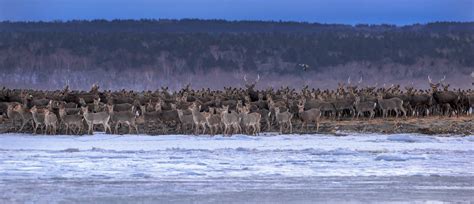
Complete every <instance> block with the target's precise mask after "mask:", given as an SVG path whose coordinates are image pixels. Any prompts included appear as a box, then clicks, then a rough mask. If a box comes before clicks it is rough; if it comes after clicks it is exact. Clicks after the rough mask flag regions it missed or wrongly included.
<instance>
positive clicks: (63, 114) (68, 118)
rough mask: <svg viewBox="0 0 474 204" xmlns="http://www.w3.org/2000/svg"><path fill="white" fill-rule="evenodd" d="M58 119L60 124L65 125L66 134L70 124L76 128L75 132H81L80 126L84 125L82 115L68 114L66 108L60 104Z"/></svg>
mask: <svg viewBox="0 0 474 204" xmlns="http://www.w3.org/2000/svg"><path fill="white" fill-rule="evenodd" d="M59 119H60V120H61V123H60V124H62V123H64V125H65V126H66V134H68V132H69V127H71V126H75V127H76V128H77V129H78V131H77V132H75V134H79V133H81V132H82V128H83V127H84V124H83V122H82V121H83V119H84V118H83V117H82V115H79V114H74V115H68V114H67V111H66V108H65V107H64V106H60V107H59ZM60 126H61V125H60ZM71 132H72V130H71Z"/></svg>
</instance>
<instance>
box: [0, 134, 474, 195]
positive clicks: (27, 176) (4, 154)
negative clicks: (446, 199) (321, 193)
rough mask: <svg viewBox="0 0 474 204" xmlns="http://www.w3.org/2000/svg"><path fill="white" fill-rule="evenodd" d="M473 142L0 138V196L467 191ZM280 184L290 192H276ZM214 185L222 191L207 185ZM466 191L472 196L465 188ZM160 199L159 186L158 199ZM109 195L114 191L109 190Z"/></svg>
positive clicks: (371, 137)
mask: <svg viewBox="0 0 474 204" xmlns="http://www.w3.org/2000/svg"><path fill="white" fill-rule="evenodd" d="M472 138H473V136H468V137H460V136H452V137H437V136H426V135H414V134H399V135H377V134H347V135H346V136H344V137H335V136H332V135H323V134H317V135H273V134H266V135H262V136H257V137H256V136H247V135H235V136H233V137H223V136H214V137H211V136H206V135H202V136H188V135H164V136H146V135H138V136H137V135H126V136H122V135H107V134H103V133H96V134H95V135H93V136H64V135H63V136H61V135H59V136H45V135H35V136H32V135H27V134H2V135H0V190H7V189H10V188H15V189H16V190H17V191H23V190H24V189H25V188H24V187H22V186H23V185H25V186H29V185H28V183H29V184H30V185H39V187H38V189H42V188H43V187H44V186H48V185H49V184H47V183H48V182H53V183H54V185H53V184H51V185H52V186H51V189H53V190H54V189H56V188H68V189H69V187H64V186H62V185H63V184H64V183H69V184H68V185H72V186H76V185H78V186H82V185H83V184H82V183H89V182H90V181H93V183H103V184H97V185H99V187H97V188H99V190H100V189H102V188H107V189H109V188H110V189H115V188H114V187H113V186H112V187H110V186H108V185H109V184H110V185H112V184H113V183H129V182H130V185H131V186H132V187H131V188H133V185H132V184H131V183H132V182H133V183H137V182H139V183H147V185H152V186H153V185H162V184H158V183H162V182H164V181H169V182H171V183H172V185H178V184H177V183H180V182H191V184H189V185H190V186H187V187H179V188H178V189H176V191H179V192H181V191H183V190H184V191H186V189H187V188H189V189H190V190H189V192H206V193H207V192H215V193H218V192H221V191H222V190H223V189H228V188H230V187H231V186H232V188H231V189H228V190H229V191H232V192H233V191H235V189H242V188H252V189H254V188H255V189H258V188H260V187H259V186H252V185H254V184H253V183H258V181H259V180H264V181H266V180H271V181H273V183H271V185H272V186H268V185H270V184H262V186H261V188H265V189H267V188H269V189H274V188H277V187H278V188H280V187H279V186H280V185H284V186H283V187H282V188H290V187H291V185H293V183H292V182H293V180H295V179H297V180H298V179H302V180H304V181H307V180H311V182H314V184H307V185H309V186H310V188H313V187H311V186H312V185H316V184H317V185H319V182H321V179H326V178H340V179H335V180H337V182H341V181H342V180H344V181H346V180H348V181H350V180H353V179H355V178H362V177H367V178H373V177H377V178H387V177H394V178H395V177H396V178H406V177H413V176H415V177H418V176H426V177H432V176H433V175H436V176H437V177H440V178H452V177H454V178H458V177H465V178H469V179H471V180H468V181H469V182H470V181H472V178H473V177H474V171H472V166H473V165H474V145H472V144H473V143H472V141H473V140H472ZM247 180H250V181H252V182H250V183H248V181H247ZM284 180H288V182H289V183H280V181H284ZM211 181H212V182H211ZM225 181H227V182H225ZM32 182H33V183H34V182H40V183H38V184H31V183H32ZM42 182H46V183H42ZM70 182H72V183H70ZM150 182H151V184H150ZM207 182H211V183H212V184H207ZM216 182H217V183H219V182H222V185H221V186H219V185H217V184H216V185H214V183H216ZM241 182H243V183H241ZM371 182H372V181H371ZM373 182H376V181H373ZM12 183H17V184H12ZM111 183H112V184H111ZM58 185H59V186H58ZM84 185H85V184H84ZM123 185H125V184H123ZM127 185H128V184H127ZM170 185H171V184H170ZM242 185H244V186H245V187H242ZM255 185H257V184H255ZM273 185H274V186H273ZM323 185H327V184H323ZM344 185H353V184H352V183H349V184H344ZM436 185H439V184H438V183H436ZM456 185H457V184H456ZM2 186H3V187H4V188H3V187H2ZM100 186H101V187H100ZM105 186H107V187H105ZM468 186H470V187H471V188H472V185H471V184H469V185H468ZM307 187H308V186H307ZM307 187H305V188H307ZM87 188H88V187H87ZM94 188H96V187H93V189H94ZM157 188H158V187H157ZM183 188H184V189H183ZM233 188H235V189H233ZM295 188H297V189H298V188H299V187H295ZM308 188H309V187H308ZM334 188H336V189H337V188H339V187H338V186H335V187H334ZM168 190H169V189H168V188H167V187H163V189H162V190H161V191H163V192H161V191H160V192H161V193H164V191H168ZM76 192H77V195H78V196H79V193H80V192H82V193H84V192H83V191H77V189H76V188H75V187H74V188H73V189H70V193H72V194H74V195H75V193H76ZM186 192H187V193H189V192H188V191H186ZM89 193H95V192H92V190H91V191H89ZM110 193H111V194H116V193H117V192H113V191H112V190H110ZM150 193H152V192H150ZM175 193H176V192H175ZM47 194H48V193H47ZM8 195H9V196H13V197H15V196H17V195H16V194H8ZM1 201H2V200H1V196H0V202H1ZM185 203H186V202H185Z"/></svg>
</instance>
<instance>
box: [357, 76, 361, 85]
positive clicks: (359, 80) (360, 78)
mask: <svg viewBox="0 0 474 204" xmlns="http://www.w3.org/2000/svg"><path fill="white" fill-rule="evenodd" d="M357 83H359V84H360V83H362V76H360V79H359V82H357Z"/></svg>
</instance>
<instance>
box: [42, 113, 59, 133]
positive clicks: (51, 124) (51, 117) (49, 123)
mask: <svg viewBox="0 0 474 204" xmlns="http://www.w3.org/2000/svg"><path fill="white" fill-rule="evenodd" d="M44 124H45V126H46V130H45V131H46V133H48V129H49V134H53V135H55V134H56V130H57V127H58V117H57V116H56V114H54V113H53V112H51V111H50V110H49V109H45V110H44Z"/></svg>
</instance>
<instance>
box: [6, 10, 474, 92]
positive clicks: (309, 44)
mask: <svg viewBox="0 0 474 204" xmlns="http://www.w3.org/2000/svg"><path fill="white" fill-rule="evenodd" d="M302 65H305V66H306V65H307V66H306V67H307V69H303V68H302V67H303V66H302ZM473 68H474V22H468V23H459V22H434V23H429V24H414V25H407V26H395V25H386V24H382V25H367V24H358V25H342V24H320V23H306V22H281V21H225V20H198V19H183V20H169V19H161V20H151V19H143V20H113V21H106V20H93V21H66V22H62V21H54V22H8V21H4V22H0V77H1V78H2V79H1V80H0V85H1V86H7V87H12V88H15V87H18V88H38V89H39V88H42V89H43V88H47V89H55V88H60V87H63V86H64V85H65V84H69V85H70V86H71V87H72V88H75V89H87V88H89V87H90V84H92V83H96V82H97V83H99V84H100V85H101V87H103V88H107V89H122V88H125V89H136V90H142V89H157V88H159V87H160V86H169V87H170V88H171V89H179V88H181V87H182V86H184V85H185V84H187V83H191V84H192V86H193V87H197V88H202V87H211V88H222V87H224V86H231V85H232V86H241V85H242V84H243V83H244V82H243V76H245V75H247V76H248V77H247V78H249V80H254V79H255V78H256V76H257V75H259V76H260V77H261V80H260V82H259V84H258V86H257V87H259V88H265V87H269V86H276V87H280V86H293V87H301V86H302V85H305V84H308V85H310V86H313V87H321V88H327V87H335V86H337V82H340V81H347V78H349V77H351V78H352V79H353V81H359V79H360V78H362V79H363V80H362V81H361V83H362V84H363V85H369V84H371V85H373V84H375V83H377V84H378V85H379V86H382V85H383V84H385V85H389V84H391V83H402V84H403V83H406V84H413V85H415V86H421V87H427V86H428V84H427V82H426V80H427V75H431V76H432V77H433V78H435V79H436V78H442V77H443V76H446V78H447V81H448V82H450V83H452V84H453V85H454V87H460V88H466V87H470V86H471V81H472V78H471V77H470V74H471V72H472V71H473V70H474V69H473Z"/></svg>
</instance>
